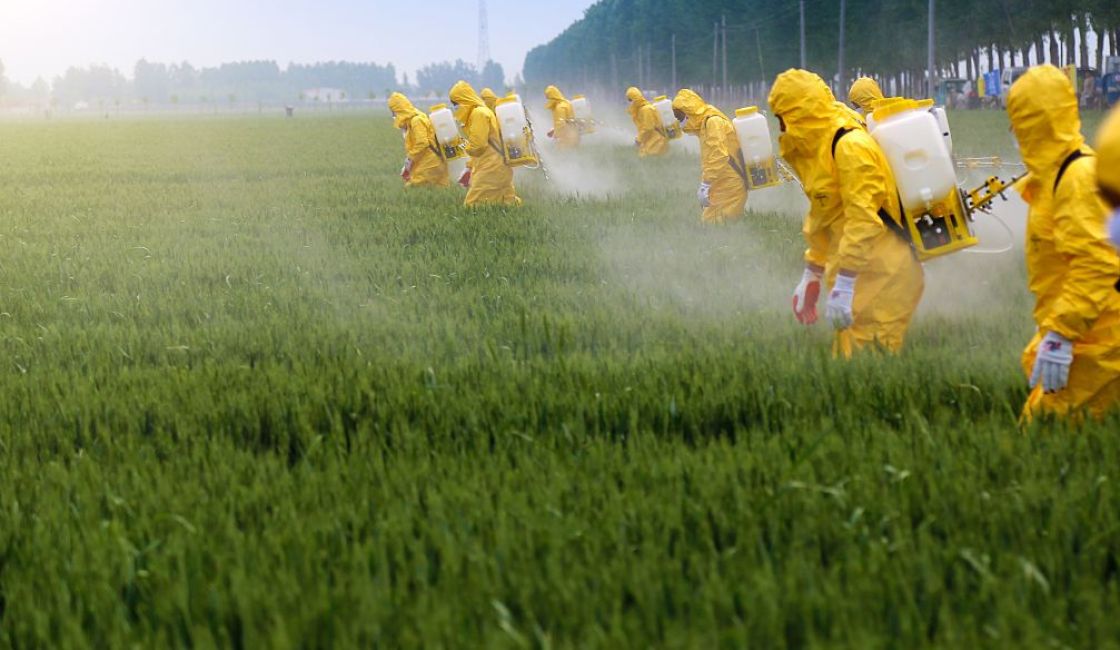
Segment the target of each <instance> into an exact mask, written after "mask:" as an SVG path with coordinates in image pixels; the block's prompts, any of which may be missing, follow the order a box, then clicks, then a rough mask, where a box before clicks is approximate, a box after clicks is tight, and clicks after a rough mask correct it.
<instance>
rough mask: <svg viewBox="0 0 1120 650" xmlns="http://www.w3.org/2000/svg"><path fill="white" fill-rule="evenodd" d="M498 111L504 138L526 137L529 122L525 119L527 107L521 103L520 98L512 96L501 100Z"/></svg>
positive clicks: (516, 138) (517, 138)
mask: <svg viewBox="0 0 1120 650" xmlns="http://www.w3.org/2000/svg"><path fill="white" fill-rule="evenodd" d="M496 113H497V116H498V125H499V126H500V128H501V130H502V138H503V139H505V140H511V141H516V140H520V139H521V138H522V137H524V135H525V129H527V128H528V127H529V123H528V122H527V121H526V120H525V107H524V106H522V105H521V100H520V99H516V98H513V97H510V98H509V99H508V100H506V101H502V102H500V103H499V104H498V107H497V109H496Z"/></svg>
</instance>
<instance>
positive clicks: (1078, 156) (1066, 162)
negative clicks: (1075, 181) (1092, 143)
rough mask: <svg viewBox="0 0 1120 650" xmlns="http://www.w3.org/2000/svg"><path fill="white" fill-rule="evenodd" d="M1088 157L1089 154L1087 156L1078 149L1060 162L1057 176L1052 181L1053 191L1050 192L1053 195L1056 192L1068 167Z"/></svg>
mask: <svg viewBox="0 0 1120 650" xmlns="http://www.w3.org/2000/svg"><path fill="white" fill-rule="evenodd" d="M1088 155H1090V154H1087V153H1085V152H1084V151H1081V150H1080V149H1078V150H1077V151H1074V152H1073V153H1071V154H1070V155H1068V156H1066V159H1065V160H1063V161H1062V166H1061V167H1059V168H1058V176H1057V177H1056V178H1055V179H1054V189H1053V190H1052V191H1053V192H1054V193H1057V192H1058V185H1059V184H1060V183H1061V182H1062V177H1063V176H1065V175H1066V170H1068V169H1069V166H1070V165H1072V164H1073V163H1074V162H1076V161H1077V160H1079V159H1081V158H1084V157H1086V156H1088Z"/></svg>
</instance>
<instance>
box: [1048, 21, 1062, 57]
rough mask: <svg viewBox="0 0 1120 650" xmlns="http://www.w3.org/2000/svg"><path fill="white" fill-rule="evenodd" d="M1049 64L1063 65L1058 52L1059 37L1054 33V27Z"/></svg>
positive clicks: (1051, 30)
mask: <svg viewBox="0 0 1120 650" xmlns="http://www.w3.org/2000/svg"><path fill="white" fill-rule="evenodd" d="M1048 62H1049V63H1051V64H1053V65H1061V58H1059V52H1058V35H1057V34H1055V33H1054V28H1053V26H1051V27H1050V58H1049V59H1048Z"/></svg>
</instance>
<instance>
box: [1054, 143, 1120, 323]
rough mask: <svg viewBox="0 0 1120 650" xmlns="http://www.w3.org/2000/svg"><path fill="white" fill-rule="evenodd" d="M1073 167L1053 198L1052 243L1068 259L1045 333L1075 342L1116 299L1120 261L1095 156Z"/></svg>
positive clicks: (1056, 270)
mask: <svg viewBox="0 0 1120 650" xmlns="http://www.w3.org/2000/svg"><path fill="white" fill-rule="evenodd" d="M1082 160H1083V161H1084V162H1081V161H1078V162H1077V163H1074V164H1073V165H1071V166H1070V168H1069V169H1068V170H1067V171H1066V174H1065V176H1063V177H1062V181H1061V185H1060V186H1059V187H1058V191H1057V192H1056V193H1055V194H1054V209H1055V214H1054V241H1055V244H1056V246H1057V249H1058V252H1060V253H1061V254H1062V255H1064V256H1065V257H1066V260H1067V263H1066V265H1065V268H1058V269H1047V270H1046V272H1048V273H1062V274H1064V281H1063V283H1062V292H1061V295H1060V296H1059V297H1058V300H1057V301H1056V302H1055V303H1054V309H1053V310H1052V311H1051V312H1050V315H1049V316H1048V317H1047V319H1046V320H1045V322H1043V323H1042V329H1043V330H1046V331H1054V332H1057V333H1058V334H1061V335H1062V336H1064V337H1066V338H1067V339H1070V340H1073V341H1076V340H1077V339H1079V338H1080V337H1081V336H1082V335H1083V334H1085V332H1087V331H1089V329H1090V328H1091V327H1092V326H1093V323H1094V322H1095V321H1096V319H1097V317H1098V316H1100V314H1101V312H1102V311H1103V309H1104V308H1105V306H1106V305H1107V303H1109V302H1111V301H1112V300H1113V299H1114V298H1113V296H1114V294H1115V292H1116V288H1115V286H1116V282H1117V280H1118V279H1120V258H1118V257H1117V255H1116V250H1115V249H1114V248H1113V247H1112V246H1111V245H1110V244H1109V242H1108V235H1107V233H1106V232H1105V221H1106V219H1107V216H1106V215H1107V214H1108V209H1107V208H1106V207H1105V203H1104V201H1103V200H1102V199H1101V196H1100V193H1099V192H1098V190H1097V186H1096V174H1095V173H1093V170H1094V165H1096V159H1095V158H1083V159H1082Z"/></svg>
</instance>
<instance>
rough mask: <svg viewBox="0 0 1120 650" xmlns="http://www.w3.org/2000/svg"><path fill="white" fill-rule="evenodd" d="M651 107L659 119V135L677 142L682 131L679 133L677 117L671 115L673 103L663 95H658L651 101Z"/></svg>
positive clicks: (679, 124)
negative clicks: (654, 109)
mask: <svg viewBox="0 0 1120 650" xmlns="http://www.w3.org/2000/svg"><path fill="white" fill-rule="evenodd" d="M653 107H654V108H656V109H657V115H658V116H660V117H661V133H662V134H663V135H664V136H665V137H667V138H669V139H670V140H679V139H680V138H681V137H682V136H683V135H684V131H681V123H680V122H678V121H677V116H676V115H673V102H672V101H671V100H670V99H669V98H668V97H666V96H665V95H660V96H658V97H657V98H655V99H654V100H653Z"/></svg>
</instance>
